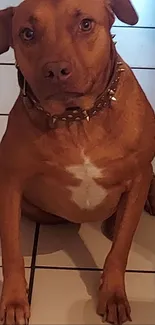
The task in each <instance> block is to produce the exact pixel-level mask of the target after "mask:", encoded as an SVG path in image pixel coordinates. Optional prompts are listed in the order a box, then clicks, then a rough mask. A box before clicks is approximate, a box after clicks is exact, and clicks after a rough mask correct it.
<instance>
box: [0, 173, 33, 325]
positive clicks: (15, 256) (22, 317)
mask: <svg viewBox="0 0 155 325" xmlns="http://www.w3.org/2000/svg"><path fill="white" fill-rule="evenodd" d="M20 202H21V188H20V185H19V184H18V183H17V181H16V180H15V179H14V178H13V177H9V176H8V175H7V173H3V175H2V171H1V172H0V237H1V246H2V263H3V276H4V281H3V289H2V296H1V303H0V322H1V324H8V325H12V324H22V325H23V324H26V323H27V319H28V318H29V305H28V299H27V293H26V280H25V272H24V261H23V257H22V254H21V248H20V234H19V232H20Z"/></svg>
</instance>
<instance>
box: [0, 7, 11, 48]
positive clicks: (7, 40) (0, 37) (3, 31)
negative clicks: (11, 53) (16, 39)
mask: <svg viewBox="0 0 155 325" xmlns="http://www.w3.org/2000/svg"><path fill="white" fill-rule="evenodd" d="M13 12H14V9H13V7H10V8H7V9H4V10H0V54H2V53H4V52H6V51H8V49H9V47H10V45H11V38H12V16H13Z"/></svg>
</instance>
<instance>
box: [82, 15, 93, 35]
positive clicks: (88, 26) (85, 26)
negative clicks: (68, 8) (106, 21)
mask: <svg viewBox="0 0 155 325" xmlns="http://www.w3.org/2000/svg"><path fill="white" fill-rule="evenodd" d="M93 26H94V21H93V20H92V19H88V18H87V19H83V20H82V21H81V23H80V30H81V31H83V32H90V31H91V30H92V28H93Z"/></svg>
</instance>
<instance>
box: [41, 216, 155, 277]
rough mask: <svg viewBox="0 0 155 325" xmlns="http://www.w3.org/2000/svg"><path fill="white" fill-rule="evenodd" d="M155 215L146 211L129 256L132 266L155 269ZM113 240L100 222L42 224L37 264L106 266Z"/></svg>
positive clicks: (134, 268) (139, 268)
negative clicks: (111, 240) (106, 235)
mask: <svg viewBox="0 0 155 325" xmlns="http://www.w3.org/2000/svg"><path fill="white" fill-rule="evenodd" d="M154 234H155V217H151V216H149V215H148V214H147V213H144V214H143V216H142V218H141V221H140V224H139V227H138V229H137V232H136V235H135V238H134V241H133V244H132V248H131V251H130V255H129V261H128V266H127V268H128V269H131V270H151V271H152V270H153V271H155V249H154V247H155V236H154ZM110 247H111V242H110V241H109V240H108V239H106V238H105V237H104V235H103V234H102V232H101V226H100V223H90V224H83V225H82V226H81V227H80V226H77V225H59V226H41V230H40V237H39V244H38V255H37V260H36V264H37V265H40V266H61V267H64V266H72V267H84V268H88V267H91V268H92V267H93V268H102V266H103V263H104V260H105V257H106V255H107V253H108V252H109V249H110Z"/></svg>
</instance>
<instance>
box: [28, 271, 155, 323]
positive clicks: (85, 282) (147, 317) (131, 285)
mask: <svg viewBox="0 0 155 325" xmlns="http://www.w3.org/2000/svg"><path fill="white" fill-rule="evenodd" d="M99 278H100V274H99V272H91V271H82V272H80V273H79V272H78V271H66V270H36V273H35V282H34V290H33V299H32V315H31V319H30V324H35V325H36V324H37V325H41V324H47V325H48V324H50V325H51V324H72V325H73V324H81V325H82V324H101V323H102V322H101V319H100V317H98V316H97V315H96V312H95V308H96V301H97V290H98V284H99ZM154 287H155V275H153V274H133V273H132V274H127V275H126V288H127V293H128V298H129V301H130V304H131V308H132V319H133V324H136V325H147V324H148V325H154V320H155V290H154Z"/></svg>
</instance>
